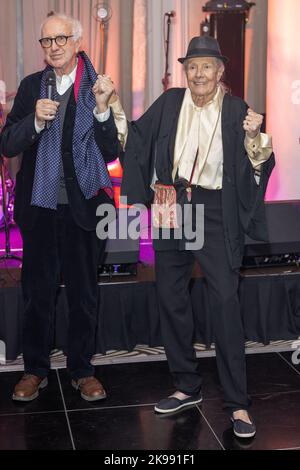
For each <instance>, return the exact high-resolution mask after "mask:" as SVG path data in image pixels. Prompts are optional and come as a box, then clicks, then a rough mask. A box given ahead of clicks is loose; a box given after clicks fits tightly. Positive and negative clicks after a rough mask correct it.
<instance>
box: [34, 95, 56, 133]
mask: <svg viewBox="0 0 300 470" xmlns="http://www.w3.org/2000/svg"><path fill="white" fill-rule="evenodd" d="M58 107H59V102H58V101H52V100H38V101H37V103H36V108H35V119H36V123H37V125H38V127H44V126H45V123H46V121H54V119H55V117H56V114H57V110H58Z"/></svg>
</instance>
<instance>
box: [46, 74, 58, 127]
mask: <svg viewBox="0 0 300 470" xmlns="http://www.w3.org/2000/svg"><path fill="white" fill-rule="evenodd" d="M46 88H47V99H48V100H53V98H54V91H55V88H56V75H55V73H54V72H53V71H52V70H49V72H47V73H46ZM50 126H51V121H46V129H49V128H50Z"/></svg>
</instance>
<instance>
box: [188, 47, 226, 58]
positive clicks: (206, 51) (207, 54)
mask: <svg viewBox="0 0 300 470" xmlns="http://www.w3.org/2000/svg"><path fill="white" fill-rule="evenodd" d="M196 55H199V56H200V57H211V56H213V57H221V53H220V52H219V51H216V50H214V49H199V48H197V49H191V50H190V51H188V52H187V55H186V58H188V57H189V56H194V57H195V56H196Z"/></svg>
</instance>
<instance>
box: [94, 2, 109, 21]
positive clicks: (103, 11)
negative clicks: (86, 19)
mask: <svg viewBox="0 0 300 470" xmlns="http://www.w3.org/2000/svg"><path fill="white" fill-rule="evenodd" d="M111 17H112V9H111V7H110V6H109V5H106V4H105V3H98V4H97V5H96V6H95V8H94V18H95V19H96V21H99V23H108V21H109V20H110V19H111Z"/></svg>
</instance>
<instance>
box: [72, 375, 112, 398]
mask: <svg viewBox="0 0 300 470" xmlns="http://www.w3.org/2000/svg"><path fill="white" fill-rule="evenodd" d="M71 384H72V387H73V388H74V389H75V390H76V391H78V390H79V385H77V384H76V382H74V381H73V380H72V382H71ZM80 396H81V398H83V400H85V401H99V400H105V398H107V395H106V393H105V394H104V395H101V396H100V397H99V396H98V397H88V396H87V395H84V393H82V392H80Z"/></svg>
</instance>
